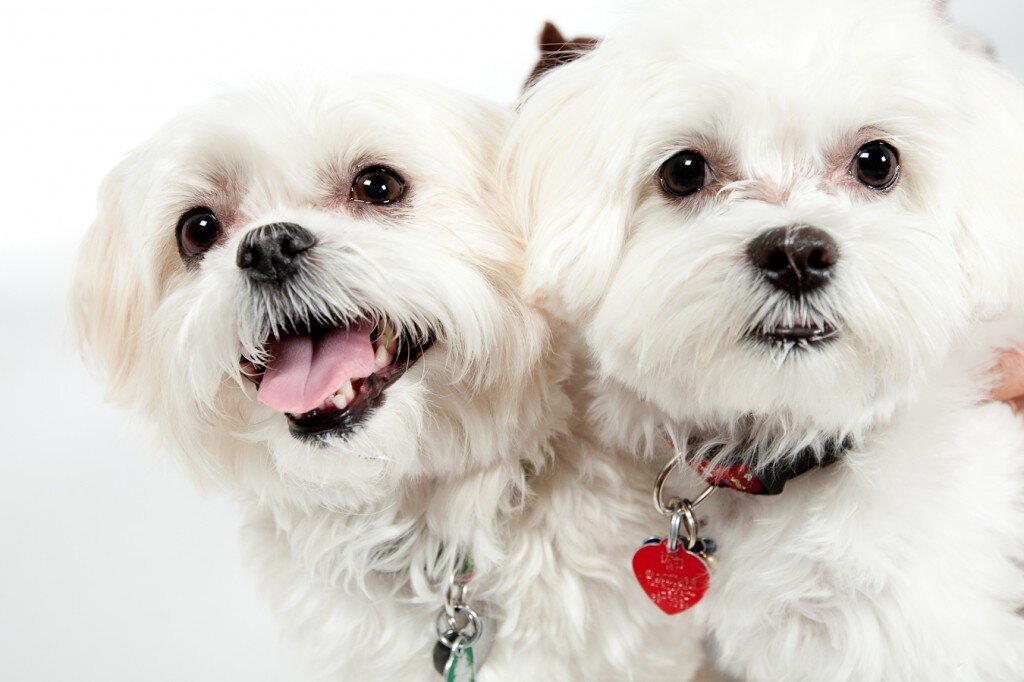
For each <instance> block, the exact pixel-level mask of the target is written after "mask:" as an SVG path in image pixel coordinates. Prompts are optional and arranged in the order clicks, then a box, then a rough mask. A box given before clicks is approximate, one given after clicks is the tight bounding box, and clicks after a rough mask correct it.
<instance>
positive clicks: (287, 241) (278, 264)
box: [235, 223, 316, 283]
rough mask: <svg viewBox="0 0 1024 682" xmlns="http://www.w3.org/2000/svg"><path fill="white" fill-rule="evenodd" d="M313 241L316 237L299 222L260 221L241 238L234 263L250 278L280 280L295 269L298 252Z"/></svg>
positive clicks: (282, 280)
mask: <svg viewBox="0 0 1024 682" xmlns="http://www.w3.org/2000/svg"><path fill="white" fill-rule="evenodd" d="M315 245H316V237H315V236H314V235H313V233H312V232H310V231H309V230H307V229H306V228H304V227H302V226H301V225H296V224H295V223H271V224H269V225H262V226H260V227H257V228H255V229H253V230H250V231H249V233H248V234H246V235H245V237H243V238H242V242H241V243H240V244H239V245H238V255H237V257H236V258H235V263H236V264H237V265H238V267H239V268H241V269H242V271H243V272H245V274H246V276H247V277H248V278H249V279H251V280H253V281H256V282H277V283H281V282H284V281H285V280H286V279H287V278H288V277H290V276H291V275H293V274H294V273H295V272H296V271H297V270H298V268H299V265H300V262H301V259H302V254H304V253H305V252H306V251H308V250H309V249H311V248H313V246H315Z"/></svg>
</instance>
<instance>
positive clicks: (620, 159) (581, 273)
mask: <svg viewBox="0 0 1024 682" xmlns="http://www.w3.org/2000/svg"><path fill="white" fill-rule="evenodd" d="M596 54H597V53H592V54H591V55H588V56H586V57H583V58H581V59H578V60H576V61H573V62H572V63H570V64H567V65H565V66H563V67H560V68H558V69H555V70H554V71H551V72H550V73H549V74H547V75H546V76H545V77H544V78H543V79H542V80H541V81H540V82H539V83H538V84H537V85H536V86H534V87H533V88H531V89H530V90H528V91H527V93H526V95H525V99H524V100H523V101H522V102H521V103H520V106H519V111H518V115H517V116H516V119H515V121H514V123H513V127H512V130H511V132H510V134H509V136H508V138H507V139H506V147H505V153H504V155H503V159H502V169H503V172H504V173H505V177H506V181H507V183H508V186H507V189H508V191H509V192H510V193H511V197H510V200H511V202H512V205H513V206H514V211H515V217H516V220H517V221H518V222H519V224H520V227H521V229H522V230H523V231H524V232H525V234H526V235H527V240H528V244H527V263H528V265H527V273H526V278H525V289H526V292H527V294H528V295H530V296H531V297H532V298H533V299H534V300H535V301H537V302H539V303H541V304H542V305H544V306H545V307H548V308H549V309H550V310H552V311H553V312H555V313H556V314H558V315H560V316H562V317H566V318H569V319H571V318H572V317H573V316H574V313H575V312H580V311H581V310H582V309H583V308H586V307H588V306H592V305H594V304H596V302H597V301H598V300H600V298H601V297H602V296H603V294H604V291H605V289H606V288H607V286H608V282H609V281H610V278H611V276H612V275H613V274H614V270H615V267H616V264H617V263H618V261H619V258H620V255H621V251H622V248H623V244H624V242H625V233H626V226H627V222H628V221H629V218H630V215H631V214H632V211H633V208H634V203H635V200H636V199H635V197H634V194H635V192H633V191H631V190H630V188H629V183H628V179H627V174H628V173H629V172H631V169H629V168H627V166H628V164H627V163H626V159H628V158H630V155H629V151H630V145H631V144H633V142H632V141H631V138H630V133H629V132H628V131H629V130H631V127H630V126H628V125H625V121H622V124H621V125H620V124H618V123H617V118H622V109H623V104H622V102H620V101H615V97H614V94H613V93H616V88H615V87H605V86H608V85H609V84H608V79H609V78H611V79H614V78H615V77H616V76H615V75H612V74H609V73H607V70H606V69H602V66H601V65H600V64H598V63H595V62H594V60H593V59H591V56H592V55H596ZM601 81H604V84H603V86H602V87H596V84H597V83H600V82H601ZM605 100H607V101H605ZM594 112H602V113H601V114H600V116H601V120H600V121H598V120H596V118H595V113H594ZM587 122H592V124H591V126H590V128H588V131H587V134H586V135H580V134H579V126H580V125H586V124H587Z"/></svg>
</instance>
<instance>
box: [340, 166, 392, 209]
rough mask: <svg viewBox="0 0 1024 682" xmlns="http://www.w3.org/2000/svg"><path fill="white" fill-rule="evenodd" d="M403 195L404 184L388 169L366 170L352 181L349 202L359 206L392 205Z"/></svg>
mask: <svg viewBox="0 0 1024 682" xmlns="http://www.w3.org/2000/svg"><path fill="white" fill-rule="evenodd" d="M403 194H405V182H404V181H403V180H402V178H401V177H399V175H398V173H396V172H395V171H393V170H391V169H390V168H383V167H382V168H367V169H365V170H362V171H360V172H359V173H358V174H357V175H356V179H355V180H353V181H352V191H351V193H350V194H349V201H355V202H357V203H360V204H392V203H394V202H396V201H398V200H399V199H401V198H402V195H403Z"/></svg>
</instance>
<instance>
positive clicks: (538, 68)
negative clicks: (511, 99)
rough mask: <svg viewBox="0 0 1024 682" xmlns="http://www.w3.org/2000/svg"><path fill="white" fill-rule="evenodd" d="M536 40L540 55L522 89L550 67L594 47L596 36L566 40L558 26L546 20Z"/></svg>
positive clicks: (578, 55)
mask: <svg viewBox="0 0 1024 682" xmlns="http://www.w3.org/2000/svg"><path fill="white" fill-rule="evenodd" d="M537 42H538V47H540V57H539V59H538V60H537V64H536V65H535V66H534V67H533V71H532V72H531V73H530V77H529V78H527V79H526V84H525V85H524V86H523V88H524V89H526V88H529V87H530V86H531V85H533V84H534V83H535V82H536V81H537V79H538V78H540V77H541V76H542V75H544V74H545V73H547V72H548V71H550V70H551V69H553V68H555V67H557V66H561V65H563V64H568V63H569V62H572V61H575V60H577V59H579V58H580V57H582V56H583V55H584V54H586V53H587V51H589V50H592V49H594V47H596V46H597V42H598V41H597V39H596V38H587V37H579V38H573V39H572V40H567V39H566V38H565V36H563V35H562V32H561V31H559V30H558V27H557V26H555V25H554V24H552V23H551V22H550V21H548V22H546V23H545V24H544V28H543V29H541V32H540V38H539V39H538V41H537Z"/></svg>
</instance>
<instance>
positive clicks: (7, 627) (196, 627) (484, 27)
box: [0, 0, 1024, 682]
mask: <svg viewBox="0 0 1024 682" xmlns="http://www.w3.org/2000/svg"><path fill="white" fill-rule="evenodd" d="M764 1H766V2H770V1H771V0H764ZM851 1H856V0H851ZM2 3H3V4H0V75H2V79H0V84H2V86H0V87H2V89H0V93H2V94H0V98H2V103H0V142H2V146H0V193H2V194H0V198H2V204H0V206H2V213H0V426H2V429H3V436H2V437H0V680H3V681H4V682H17V681H26V680H47V681H54V680H74V681H78V680H103V681H105V682H119V681H122V680H125V681H127V680H146V681H149V680H175V681H183V680H188V681H195V682H202V681H206V680H210V681H213V680H217V681H220V682H223V681H232V680H246V681H256V680H299V679H302V676H301V674H300V673H298V672H296V671H297V670H298V669H299V668H298V666H297V665H296V662H295V661H292V660H290V658H289V655H288V653H287V652H286V649H285V648H284V647H283V646H282V645H281V644H279V642H278V638H277V635H276V631H275V628H274V626H273V623H272V622H271V619H270V617H269V614H268V613H267V610H266V609H265V608H264V606H263V603H262V601H261V600H260V598H259V597H258V596H257V595H256V593H255V590H254V587H253V584H252V581H251V580H250V578H249V576H248V574H247V573H246V571H245V569H244V567H243V566H242V565H241V559H240V558H239V552H238V548H237V541H236V537H237V530H236V525H237V522H236V518H235V511H234V509H233V508H232V506H231V504H230V503H229V502H228V501H227V500H224V499H220V498H217V497H204V496H202V495H200V494H199V493H197V492H195V491H194V490H193V489H192V488H191V486H190V485H189V484H188V483H187V482H186V480H185V478H184V476H183V475H182V473H181V472H180V471H179V470H178V469H177V468H176V465H175V464H174V462H173V461H171V460H169V459H167V458H166V457H165V456H162V455H159V454H157V452H156V448H155V447H154V446H153V444H152V443H149V442H147V440H146V438H145V437H143V435H142V430H141V429H140V428H139V427H138V426H137V425H133V424H131V423H129V420H128V418H127V417H126V416H124V415H122V414H120V413H118V412H116V411H114V410H113V409H112V408H110V407H108V406H105V405H103V404H102V402H101V395H100V391H99V389H98V388H97V386H96V384H95V382H94V381H93V380H92V379H91V378H90V376H89V375H88V374H87V372H86V371H85V370H84V369H83V367H82V365H81V363H80V362H79V360H78V358H77V356H76V355H75V353H74V351H73V350H72V349H70V348H69V345H68V344H67V343H66V342H64V341H63V340H62V339H63V337H64V334H65V328H64V324H65V322H64V313H63V308H62V306H63V300H64V297H65V295H66V288H67V286H68V285H67V281H68V271H69V267H70V264H71V261H72V254H73V252H74V249H75V247H76V244H77V242H78V240H79V239H80V238H81V235H82V233H83V231H84V230H85V228H86V226H87V225H88V223H89V221H90V219H91V216H92V212H93V207H94V197H95V192H96V187H97V186H98V184H99V182H100V179H101V178H102V177H103V175H104V173H105V172H106V171H107V170H109V169H110V168H111V167H112V166H113V165H114V164H115V163H116V161H117V160H118V158H119V157H120V156H121V155H122V154H123V153H124V152H126V151H127V150H128V149H130V148H131V147H132V146H133V145H134V144H137V143H138V142H140V141H141V140H142V139H144V138H145V137H146V136H147V135H149V134H150V133H152V132H153V131H154V130H155V129H156V127H157V126H159V125H160V124H161V123H162V122H163V121H164V120H165V119H167V118H168V117H169V116H171V115H172V114H173V113H174V112H175V111H176V110H177V109H178V108H179V107H181V106H183V105H185V104H187V103H191V102H194V101H195V100H197V99H199V98H202V97H204V96H206V95H208V94H211V93H213V92H215V91H217V90H218V89H220V88H221V87H224V86H229V85H235V84H238V83H239V82H247V81H249V80H251V79H253V78H258V77H262V76H266V75H271V76H273V75H275V74H278V75H286V74H289V73H293V72H295V71H324V70H337V69H342V70H344V69H350V70H396V71H404V72H409V73H413V74H415V75H419V76H423V77H426V78H430V79H433V80H435V81H440V82H442V83H444V84H447V85H450V86H454V87H459V88H462V89H467V90H471V91H474V92H476V93H478V94H481V95H484V96H488V97H491V98H493V99H496V100H498V101H500V102H505V103H509V102H511V101H512V100H513V99H514V97H515V96H516V94H517V91H518V88H519V85H520V83H521V82H522V80H523V78H524V77H525V75H526V74H527V73H528V72H529V69H530V68H531V66H532V63H533V59H534V55H535V47H534V41H535V38H536V35H537V33H538V31H539V29H540V26H541V24H542V22H543V20H544V19H547V18H550V19H554V20H555V21H557V22H558V23H559V24H560V25H561V26H562V28H563V29H565V30H566V32H567V33H571V34H574V35H575V34H592V35H600V34H601V33H602V32H603V31H604V29H605V28H606V27H607V26H608V25H609V24H610V23H612V21H613V20H614V16H615V11H614V8H615V7H617V6H620V4H621V3H619V2H608V1H607V0H589V1H587V2H568V1H567V0H563V1H559V0H548V1H547V2H541V1H539V0H526V1H519V2H515V3H514V6H513V3H511V2H508V3H501V4H499V5H497V6H490V5H489V4H486V3H484V2H482V0H477V1H476V2H461V1H456V0H443V1H438V0H435V1H433V2H429V1H420V2H399V1H398V0H376V1H372V2H371V1H368V0H367V1H363V2H355V1H353V0H337V1H336V2H333V3H329V2H293V3H289V4H288V5H287V6H286V5H285V3H280V4H279V3H274V2H260V1H256V0H252V1H250V2H244V3H243V2H227V1H222V0H183V1H178V2H162V3H159V4H157V3H147V2H143V1H141V0H134V1H131V2H126V1H120V2H114V1H105V2H80V3H74V4H72V3H68V4H67V5H66V6H63V5H62V4H56V3H51V2H30V1H28V0H25V1H24V2H22V3H19V5H18V6H16V7H15V6H11V4H10V2H9V0H2ZM953 12H954V15H955V16H956V17H958V18H959V19H960V20H961V21H962V22H963V23H965V24H966V25H968V26H971V27H973V28H975V29H978V30H980V31H981V32H983V33H984V34H986V35H988V36H989V37H990V38H991V39H992V40H993V41H994V42H995V43H996V45H997V46H998V48H999V50H1000V53H1001V55H1002V57H1003V59H1004V61H1006V62H1007V63H1008V64H1009V65H1010V67H1011V68H1012V69H1014V70H1015V71H1016V73H1017V74H1018V75H1024V41H1022V38H1024V2H1021V0H959V2H957V1H956V0H954V3H953ZM880 21H882V22H884V16H882V17H880ZM891 31H892V35H893V39H894V40H898V39H899V28H898V27H891ZM682 37H683V38H685V36H682ZM154 390H159V387H154Z"/></svg>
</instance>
